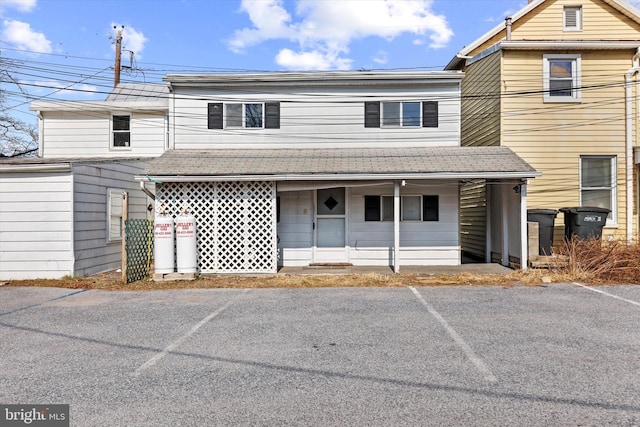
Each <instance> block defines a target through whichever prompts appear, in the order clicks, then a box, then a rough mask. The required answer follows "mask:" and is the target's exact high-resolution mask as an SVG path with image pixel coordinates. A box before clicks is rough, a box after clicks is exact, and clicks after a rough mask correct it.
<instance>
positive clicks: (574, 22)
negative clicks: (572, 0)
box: [564, 6, 582, 31]
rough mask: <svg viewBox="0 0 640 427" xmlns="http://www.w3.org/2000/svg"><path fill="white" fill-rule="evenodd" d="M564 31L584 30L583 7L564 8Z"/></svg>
mask: <svg viewBox="0 0 640 427" xmlns="http://www.w3.org/2000/svg"><path fill="white" fill-rule="evenodd" d="M564 30H565V31H581V30H582V6H565V8H564Z"/></svg>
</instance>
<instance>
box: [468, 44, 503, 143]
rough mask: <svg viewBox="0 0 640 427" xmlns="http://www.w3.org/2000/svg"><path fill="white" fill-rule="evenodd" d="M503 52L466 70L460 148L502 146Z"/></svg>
mask: <svg viewBox="0 0 640 427" xmlns="http://www.w3.org/2000/svg"><path fill="white" fill-rule="evenodd" d="M499 95H500V52H497V53H494V54H493V55H490V56H489V57H487V58H485V59H484V60H482V61H479V62H476V63H474V64H472V65H470V66H469V67H467V69H466V70H465V78H464V79H463V80H462V107H461V108H462V117H464V120H463V122H462V127H461V145H463V146H472V145H482V146H486V145H500V96H499Z"/></svg>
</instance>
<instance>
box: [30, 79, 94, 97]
mask: <svg viewBox="0 0 640 427" xmlns="http://www.w3.org/2000/svg"><path fill="white" fill-rule="evenodd" d="M31 84H32V85H33V86H34V87H36V88H38V89H35V90H34V93H43V92H47V93H49V92H51V90H52V89H53V90H55V95H56V96H74V97H77V96H87V97H89V96H92V95H95V94H96V92H98V88H97V87H95V86H92V85H88V84H84V83H76V84H73V85H71V86H69V85H63V84H62V83H61V82H59V81H57V80H41V81H36V82H33V83H31Z"/></svg>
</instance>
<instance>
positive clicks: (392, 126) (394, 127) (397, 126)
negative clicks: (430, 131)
mask: <svg viewBox="0 0 640 427" xmlns="http://www.w3.org/2000/svg"><path fill="white" fill-rule="evenodd" d="M405 103H417V104H418V106H419V107H418V108H419V109H420V112H419V114H418V124H417V125H414V126H409V125H405V124H403V123H402V122H403V111H404V104H405ZM384 104H400V117H399V119H400V124H399V125H385V124H384ZM422 114H423V113H422V101H416V100H406V99H405V100H402V101H399V100H398V101H382V102H381V105H380V127H382V128H392V129H399V128H403V129H404V128H407V129H418V128H420V127H422Z"/></svg>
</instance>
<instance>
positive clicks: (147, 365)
mask: <svg viewBox="0 0 640 427" xmlns="http://www.w3.org/2000/svg"><path fill="white" fill-rule="evenodd" d="M247 292H249V289H244V290H243V291H242V292H240V293H239V294H238V295H236V296H235V297H234V298H232V299H231V300H230V301H228V302H227V303H226V304H225V305H223V306H222V307H220V308H219V309H217V310H216V311H214V312H213V313H211V314H209V315H208V316H207V317H205V318H204V319H202V320H201V321H199V322H198V323H196V324H195V325H194V326H193V327H192V328H191V329H189V331H187V333H186V334H184V335H182V336H181V337H180V338H178V339H177V340H175V341H174V342H172V343H171V344H169V345H168V346H167V347H166V348H165V349H164V350H162V351H161V352H160V353H157V354H156V355H155V356H153V357H152V358H151V359H149V360H147V361H146V362H145V363H143V364H142V365H140V366H139V367H138V369H136V370H135V372H134V373H133V376H134V377H137V376H139V375H140V374H142V373H143V372H144V371H146V370H147V369H149V368H150V367H152V366H153V365H155V364H156V363H158V362H159V361H160V360H162V359H163V358H164V357H165V356H166V355H167V354H169V353H171V352H172V351H174V350H175V349H176V348H178V347H179V346H180V344H182V343H183V342H184V341H185V340H186V339H187V338H189V337H190V336H192V335H193V334H195V333H196V332H197V331H198V329H200V328H201V327H202V326H204V325H205V324H206V323H207V322H209V321H210V320H211V319H213V318H214V317H216V316H218V315H219V314H220V313H222V312H223V311H225V310H226V309H228V308H229V307H231V306H232V305H233V304H235V302H236V301H237V300H238V299H239V298H240V297H241V296H242V295H244V294H246V293H247Z"/></svg>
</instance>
